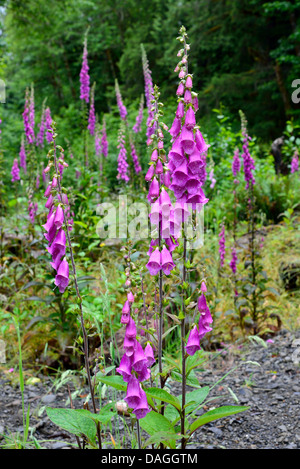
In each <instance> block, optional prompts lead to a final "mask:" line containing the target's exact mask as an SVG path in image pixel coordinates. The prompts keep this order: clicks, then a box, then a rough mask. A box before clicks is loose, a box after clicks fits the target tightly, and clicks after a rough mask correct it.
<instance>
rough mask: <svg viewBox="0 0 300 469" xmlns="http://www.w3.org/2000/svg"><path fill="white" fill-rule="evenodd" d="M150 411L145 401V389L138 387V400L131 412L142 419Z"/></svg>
mask: <svg viewBox="0 0 300 469" xmlns="http://www.w3.org/2000/svg"><path fill="white" fill-rule="evenodd" d="M148 412H150V409H149V405H148V402H147V396H146V393H145V391H144V390H143V389H142V388H141V389H140V401H139V403H138V404H137V405H136V406H135V407H134V409H133V413H134V414H135V416H136V418H137V419H138V420H139V419H142V418H144V417H146V415H147V414H148Z"/></svg>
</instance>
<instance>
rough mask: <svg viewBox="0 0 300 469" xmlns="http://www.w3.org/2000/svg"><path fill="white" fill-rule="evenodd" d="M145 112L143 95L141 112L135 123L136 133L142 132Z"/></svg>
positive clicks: (142, 97) (134, 129)
mask: <svg viewBox="0 0 300 469" xmlns="http://www.w3.org/2000/svg"><path fill="white" fill-rule="evenodd" d="M143 111H144V95H143V94H142V96H141V101H140V107H139V112H138V115H137V116H136V121H135V124H134V126H133V128H132V130H133V131H134V132H135V133H139V132H140V131H141V128H142V121H143Z"/></svg>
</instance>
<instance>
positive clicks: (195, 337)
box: [185, 325, 201, 356]
mask: <svg viewBox="0 0 300 469" xmlns="http://www.w3.org/2000/svg"><path fill="white" fill-rule="evenodd" d="M200 349H201V347H200V335H199V331H198V328H197V326H196V325H195V326H194V327H193V328H192V329H191V331H190V333H189V337H188V341H187V344H186V347H185V350H186V353H187V354H188V355H190V356H193V355H195V353H196V352H197V351H198V350H200Z"/></svg>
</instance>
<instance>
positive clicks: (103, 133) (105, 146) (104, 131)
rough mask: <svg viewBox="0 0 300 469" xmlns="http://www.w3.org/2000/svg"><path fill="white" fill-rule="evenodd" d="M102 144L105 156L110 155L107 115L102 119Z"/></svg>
mask: <svg viewBox="0 0 300 469" xmlns="http://www.w3.org/2000/svg"><path fill="white" fill-rule="evenodd" d="M101 135H102V137H101V146H102V154H103V156H104V158H107V156H108V141H107V133H106V122H105V117H103V120H102V130H101Z"/></svg>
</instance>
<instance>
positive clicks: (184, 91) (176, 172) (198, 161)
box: [168, 26, 209, 448]
mask: <svg viewBox="0 0 300 469" xmlns="http://www.w3.org/2000/svg"><path fill="white" fill-rule="evenodd" d="M177 39H178V40H179V41H180V42H181V44H182V46H183V47H182V48H181V49H180V50H179V52H178V54H177V56H178V57H179V58H180V61H179V63H178V64H177V66H176V68H175V73H178V76H179V79H180V82H179V85H178V87H177V91H176V94H177V96H178V105H177V110H176V114H175V119H174V121H173V123H172V126H171V128H170V130H169V133H170V135H171V137H172V139H171V142H172V147H171V150H170V152H169V161H168V168H169V170H170V174H171V185H170V189H171V190H172V191H173V193H174V197H175V200H176V204H175V209H174V210H176V209H178V210H179V212H177V213H178V216H179V218H178V220H179V222H180V223H181V224H183V223H184V222H185V221H186V220H187V218H188V217H189V216H190V213H189V210H188V209H187V208H186V207H187V206H188V207H189V208H190V209H191V214H192V215H193V214H194V213H195V212H197V211H200V210H201V209H202V207H203V205H205V204H206V203H207V202H208V199H207V198H206V197H205V194H204V192H203V189H202V186H203V184H204V183H205V180H206V152H207V150H208V147H209V145H207V143H206V142H205V140H204V138H203V135H202V133H201V131H200V129H199V127H198V126H197V125H196V112H197V110H198V100H197V94H196V93H194V92H193V91H192V88H193V77H192V75H191V74H190V73H189V70H188V51H189V50H190V45H189V44H187V33H186V29H185V27H184V26H182V27H181V29H180V35H179V37H178V38H177ZM187 265H188V263H187V238H186V234H185V232H184V233H183V266H182V292H183V293H182V312H181V315H180V320H181V356H182V360H181V361H182V403H181V407H182V414H181V434H182V435H184V434H185V404H186V354H188V351H190V352H191V351H192V352H193V351H194V353H195V351H196V349H198V350H199V349H200V339H201V333H200V331H197V328H195V327H193V328H192V330H191V332H190V336H189V339H188V342H187V344H186V343H185V334H186V333H185V328H186V306H187V304H188V303H189V299H188V294H187V290H188V283H187ZM200 298H201V297H200ZM205 324H206V323H205ZM199 327H200V325H199ZM201 327H202V323H201ZM198 334H199V335H198ZM198 338H199V343H198V342H197V341H198ZM195 342H196V343H197V344H198V345H196V346H195ZM186 347H188V349H187V350H186ZM195 347H196V348H195ZM198 347H199V348H198ZM185 444H186V441H185V438H184V437H183V438H182V448H184V446H185Z"/></svg>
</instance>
